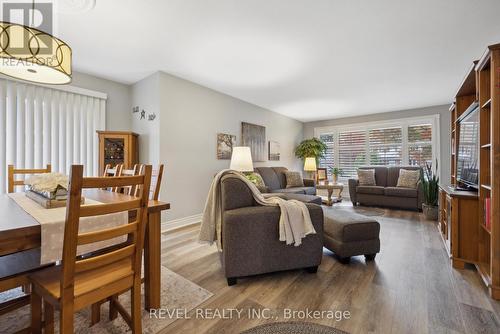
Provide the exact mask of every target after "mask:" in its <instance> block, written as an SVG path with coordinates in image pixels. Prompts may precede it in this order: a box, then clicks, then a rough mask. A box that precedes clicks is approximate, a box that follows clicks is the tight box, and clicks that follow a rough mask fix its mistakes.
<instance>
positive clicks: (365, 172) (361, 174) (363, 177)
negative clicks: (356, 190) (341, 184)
mask: <svg viewBox="0 0 500 334" xmlns="http://www.w3.org/2000/svg"><path fill="white" fill-rule="evenodd" d="M358 181H359V185H360V186H374V185H376V183H375V169H358Z"/></svg>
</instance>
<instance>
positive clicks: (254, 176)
mask: <svg viewBox="0 0 500 334" xmlns="http://www.w3.org/2000/svg"><path fill="white" fill-rule="evenodd" d="M244 175H245V177H246V178H247V179H248V180H249V181H250V182H252V183H253V184H255V186H257V189H259V191H260V192H261V193H267V192H269V189H267V187H266V185H265V183H264V179H263V178H262V176H261V175H260V174H259V173H245V174H244Z"/></svg>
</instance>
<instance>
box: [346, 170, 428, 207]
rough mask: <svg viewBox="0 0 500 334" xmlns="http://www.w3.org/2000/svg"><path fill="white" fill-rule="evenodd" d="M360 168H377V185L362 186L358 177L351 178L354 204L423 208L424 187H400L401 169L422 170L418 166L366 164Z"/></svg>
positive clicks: (350, 193)
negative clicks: (398, 185)
mask: <svg viewBox="0 0 500 334" xmlns="http://www.w3.org/2000/svg"><path fill="white" fill-rule="evenodd" d="M360 169H374V170H375V182H376V185H375V186H360V185H359V182H358V180H357V179H350V180H349V195H350V197H351V201H352V203H353V204H354V205H357V204H361V205H373V206H384V207H392V208H399V209H413V210H421V209H422V202H423V200H424V198H423V189H422V184H421V182H419V183H418V185H417V189H411V188H398V187H396V185H397V184H398V178H399V170H400V169H410V170H422V168H421V167H418V166H366V167H360Z"/></svg>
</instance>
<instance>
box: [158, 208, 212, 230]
mask: <svg viewBox="0 0 500 334" xmlns="http://www.w3.org/2000/svg"><path fill="white" fill-rule="evenodd" d="M201 216H202V214H201V213H200V214H197V215H193V216H188V217H182V218H178V219H173V220H168V221H164V222H162V223H161V233H164V232H167V231H171V230H176V229H178V228H181V227H186V226H190V225H194V224H198V223H200V222H201Z"/></svg>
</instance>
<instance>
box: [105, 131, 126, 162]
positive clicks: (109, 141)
mask: <svg viewBox="0 0 500 334" xmlns="http://www.w3.org/2000/svg"><path fill="white" fill-rule="evenodd" d="M124 161H125V139H124V138H104V164H105V165H107V164H110V165H111V167H114V166H116V165H117V164H123V162H124Z"/></svg>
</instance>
